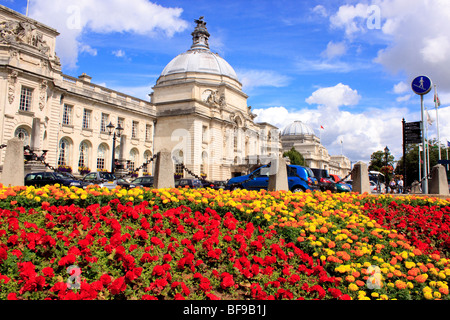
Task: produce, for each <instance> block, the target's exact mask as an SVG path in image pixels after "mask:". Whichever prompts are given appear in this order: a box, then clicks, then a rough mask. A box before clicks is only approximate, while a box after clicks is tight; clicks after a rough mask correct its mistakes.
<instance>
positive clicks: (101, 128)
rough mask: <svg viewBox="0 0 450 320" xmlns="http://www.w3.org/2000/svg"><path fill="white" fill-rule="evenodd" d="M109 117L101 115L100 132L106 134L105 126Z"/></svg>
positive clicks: (104, 114)
mask: <svg viewBox="0 0 450 320" xmlns="http://www.w3.org/2000/svg"><path fill="white" fill-rule="evenodd" d="M108 120H109V115H108V114H106V113H102V120H101V123H100V132H107V130H106V126H107V125H108Z"/></svg>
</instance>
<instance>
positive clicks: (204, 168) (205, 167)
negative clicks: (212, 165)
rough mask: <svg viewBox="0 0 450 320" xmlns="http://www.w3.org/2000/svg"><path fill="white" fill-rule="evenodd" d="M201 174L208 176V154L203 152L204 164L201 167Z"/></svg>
mask: <svg viewBox="0 0 450 320" xmlns="http://www.w3.org/2000/svg"><path fill="white" fill-rule="evenodd" d="M200 174H205V175H207V174H208V153H207V152H206V151H203V152H202V164H201V165H200Z"/></svg>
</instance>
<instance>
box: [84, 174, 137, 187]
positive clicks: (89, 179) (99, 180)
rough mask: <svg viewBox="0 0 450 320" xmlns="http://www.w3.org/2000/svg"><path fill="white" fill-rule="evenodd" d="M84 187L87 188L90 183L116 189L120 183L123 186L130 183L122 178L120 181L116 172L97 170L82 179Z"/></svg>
mask: <svg viewBox="0 0 450 320" xmlns="http://www.w3.org/2000/svg"><path fill="white" fill-rule="evenodd" d="M81 183H82V185H83V188H86V187H87V186H89V185H98V186H99V187H101V188H103V187H106V188H108V189H114V188H116V187H117V186H118V185H122V186H123V187H127V185H129V184H128V183H127V182H126V181H125V180H123V179H121V181H119V180H118V179H117V178H116V176H115V175H114V174H112V173H111V172H104V171H97V172H90V173H88V174H87V175H85V176H84V178H83V179H82V180H81Z"/></svg>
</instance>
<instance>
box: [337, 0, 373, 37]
mask: <svg viewBox="0 0 450 320" xmlns="http://www.w3.org/2000/svg"><path fill="white" fill-rule="evenodd" d="M368 10H369V6H368V5H367V4H362V3H358V4H357V5H356V6H353V5H343V6H341V7H339V10H338V12H337V13H336V14H335V15H333V16H331V17H330V22H331V26H332V27H333V28H343V29H344V30H345V34H346V35H347V36H349V37H351V36H352V35H353V34H355V33H358V32H363V31H365V30H366V28H367V20H366V19H367V18H368V16H369V12H368Z"/></svg>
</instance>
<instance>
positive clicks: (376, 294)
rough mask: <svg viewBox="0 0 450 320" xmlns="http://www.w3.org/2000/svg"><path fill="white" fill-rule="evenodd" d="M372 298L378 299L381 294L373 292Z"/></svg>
mask: <svg viewBox="0 0 450 320" xmlns="http://www.w3.org/2000/svg"><path fill="white" fill-rule="evenodd" d="M371 296H372V297H374V298H378V297H379V294H378V292H372V294H371Z"/></svg>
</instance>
